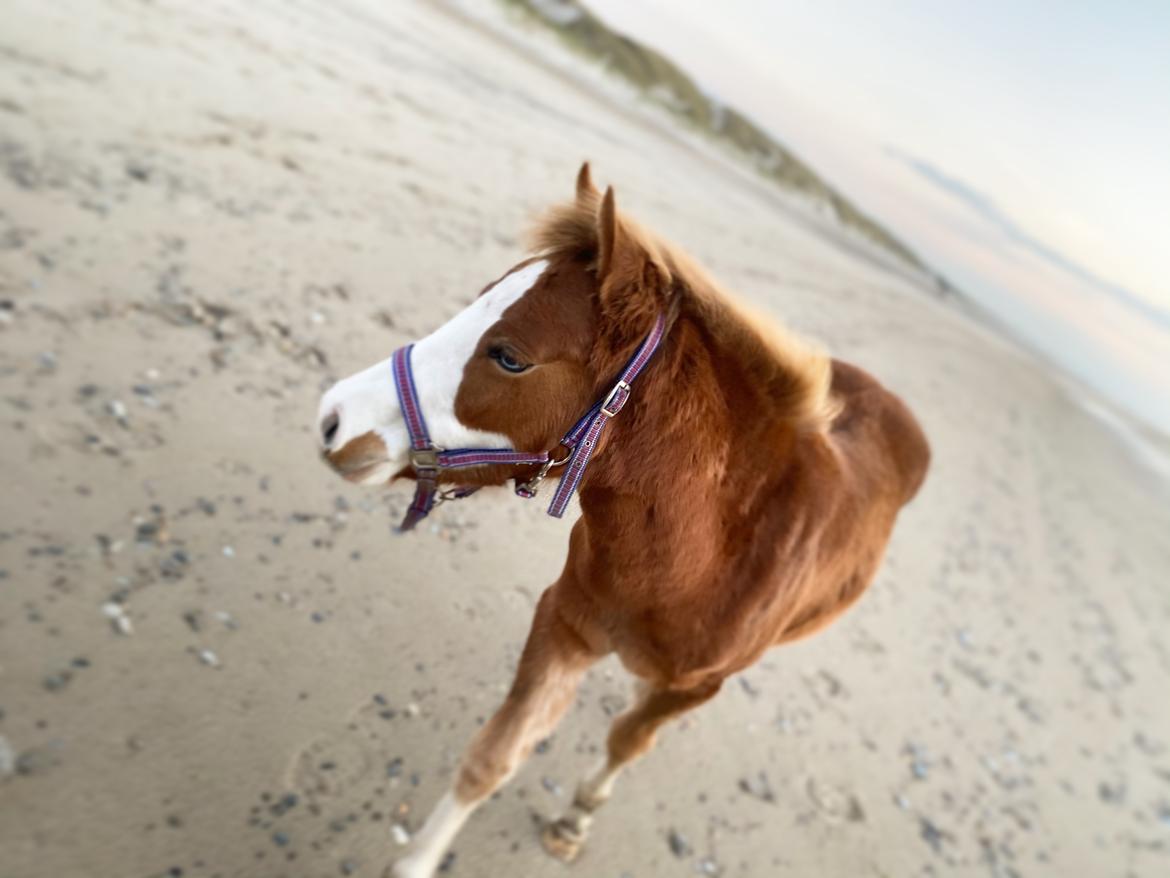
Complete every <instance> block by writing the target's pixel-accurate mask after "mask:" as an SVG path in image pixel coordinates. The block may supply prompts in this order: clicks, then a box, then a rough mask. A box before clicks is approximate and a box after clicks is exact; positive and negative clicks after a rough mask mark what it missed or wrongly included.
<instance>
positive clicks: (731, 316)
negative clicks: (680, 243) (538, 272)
mask: <svg viewBox="0 0 1170 878" xmlns="http://www.w3.org/2000/svg"><path fill="white" fill-rule="evenodd" d="M600 204H601V194H600V193H599V192H598V191H597V190H596V189H592V188H590V189H588V190H579V191H578V194H577V199H576V200H575V201H568V202H565V203H562V204H558V205H555V206H553V207H552V208H550V209H549V210H547V211H546V212H545V213H544V214H543V215H542V216H541V217H540V218H539V219H538V221H537V222H536V224H535V225H534V227H533V228H532V230H531V233H530V236H529V238H530V245H531V248H532V250H533V251H534V252H535V253H539V254H542V255H546V256H558V255H559V256H563V255H571V256H574V257H576V258H584V259H591V258H594V257H596V255H597V250H598V231H597V215H598V209H599V207H600ZM621 232H622V234H623V235H626V236H629V237H631V238H632V239H633V240H634V242H635V243H636V244H637V245H638V246H639V248H640V249H641V250H642V251H643V252H644V253H645V257H646V260H647V261H648V262H650V263H652V264H653V265H654V267H655V268H656V269H657V270H658V272H659V273H660V275H661V276H662V277H663V278H664V279H665V280H666V281H667V283H668V285H669V286H670V287H672V288H673V289H675V290H677V291H678V292H680V293H681V294H682V296H683V297H684V299H685V300H686V303H689V304H690V305H691V306H692V307H691V308H690V309H689V310H690V311H691V312H692V313H694V314H695V315H696V316H697V317H698V318H699V319H700V320H701V321H702V322H703V324H704V325H705V326H706V328H707V329H708V331H709V332H710V333H711V334H712V337H715V338H720V339H724V340H725V341H726V343H727V347H728V349H729V350H733V351H736V352H737V353H738V354H739V355H740V356H742V357H744V358H745V359H750V360H752V361H754V362H753V363H752V366H753V370H752V371H753V372H756V371H762V372H763V373H764V380H765V381H766V382H767V385H768V386H770V389H771V390H772V392H773V398H774V399H775V400H776V402H777V405H778V406H779V407H780V409H781V410H782V411H783V413H784V416H785V417H786V418H787V419H789V420H791V421H792V422H793V423H795V424H796V425H797V426H799V427H801V428H802V429H807V430H815V431H821V432H823V431H825V430H827V429H828V426H829V424H830V423H831V422H832V421H833V419H834V418H835V417H836V416H837V414H838V413H839V412H840V410H841V405H840V402H839V401H838V400H836V399H834V398H833V396H832V394H831V392H830V385H831V383H832V377H833V374H832V373H833V365H832V360H831V359H830V357H829V356H828V354H827V353H826V352H825V351H824V350H823V349H822V348H821V347H820V346H818V345H816V344H814V343H812V342H810V341H809V340H807V339H804V338H802V337H800V336H798V335H796V334H795V333H794V332H792V331H791V330H789V329H788V328H787V327H785V326H783V325H782V324H780V323H779V322H778V321H777V320H776V319H774V318H773V317H771V316H770V315H767V314H765V313H763V312H762V311H761V310H759V309H758V308H756V307H753V306H749V305H746V304H745V303H744V302H742V301H741V300H739V299H738V298H737V297H736V296H734V295H733V294H732V293H730V292H729V291H728V290H726V289H725V288H723V287H722V286H721V285H720V284H719V283H718V282H717V281H716V280H715V279H714V278H712V277H711V275H710V274H708V272H707V271H706V269H704V268H702V267H701V266H700V265H699V264H698V263H697V262H695V260H694V259H692V258H691V256H690V255H689V254H687V253H686V252H685V251H683V250H682V249H681V248H679V247H676V246H674V245H672V244H669V243H668V242H666V241H664V240H663V239H661V238H660V237H658V236H657V235H655V234H653V233H651V232H649V231H648V230H646V229H645V228H644V227H642V226H640V225H639V224H638V223H636V222H634V221H632V220H630V218H629V217H628V216H626V215H624V214H623V215H621Z"/></svg>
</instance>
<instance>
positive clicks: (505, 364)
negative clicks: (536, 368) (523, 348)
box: [488, 348, 531, 375]
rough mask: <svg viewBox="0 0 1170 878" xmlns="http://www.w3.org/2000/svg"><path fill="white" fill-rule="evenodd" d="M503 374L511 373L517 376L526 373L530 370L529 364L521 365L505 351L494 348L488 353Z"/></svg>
mask: <svg viewBox="0 0 1170 878" xmlns="http://www.w3.org/2000/svg"><path fill="white" fill-rule="evenodd" d="M488 356H489V357H491V358H492V359H493V360H495V361H496V363H497V364H498V365H499V367H500V368H501V369H503V370H504V371H505V372H511V373H512V374H514V375H519V374H520V373H521V372H526V371H528V369H530V368H531V364H530V363H521V362H520V361H519V360H517V359H516V358H515V357H513V356H512V355H511V354H510V353H508V352H507V351H505V350H503V349H501V348H494V349H493V350H491V351H490V352H489V353H488Z"/></svg>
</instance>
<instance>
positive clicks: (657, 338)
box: [391, 314, 666, 531]
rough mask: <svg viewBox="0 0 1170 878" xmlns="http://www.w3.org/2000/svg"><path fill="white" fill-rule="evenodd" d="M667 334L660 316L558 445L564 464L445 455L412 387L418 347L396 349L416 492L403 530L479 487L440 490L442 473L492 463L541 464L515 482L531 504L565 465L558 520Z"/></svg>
mask: <svg viewBox="0 0 1170 878" xmlns="http://www.w3.org/2000/svg"><path fill="white" fill-rule="evenodd" d="M665 334H666V318H665V316H663V315H661V314H659V315H658V319H657V320H656V321H655V323H654V328H653V329H651V330H650V334H649V335H647V336H646V338H645V339H643V341H642V344H641V345H640V346H639V347H638V350H637V351H635V352H634V356H633V357H631V358H630V361H629V362H628V363H626V366H625V368H624V369H622V371H621V374H620V375H619V376H618V380H617V383H616V384H614V386H613V389H612V390H610V392H609V393H608V394H606V396H605V398H604V399H602V400H601V401H599V402H597V403H595V404H594V405H593V407H592V408H590V409H589V411H587V412H586V413H585V414H584V416H583V417H582V418H581V420H579V421H577V423H576V424H574V425H573V428H572V429H571V430H569V432H568V433H566V434H565V438H563V439H562V440H561V442H560V444H561V446H563V447H564V448H565V449H567V451H568V453H567V455H566V456H565V457H564V458H562V459H561V460H553V458H552V457H550V456H549V453H548V452H547V451H540V452H536V453H529V452H525V451H514V450H513V449H511V448H461V449H457V450H454V451H447V450H446V449H443V448H439V447H438V446H436V445H435V444H434V443H433V442H431V437H430V434H429V433H428V432H427V423H426V421H425V420H424V419H423V413H422V406H420V405H419V401H418V390H417V389H416V388H415V386H414V374H413V372H412V371H411V368H410V352H411V349H412V348H414V345H412V344H410V345H406V346H405V347H401V348H399V349H398V350H396V351H395V352H394V353H393V355H392V357H391V363H392V366H393V369H394V387H395V389H396V390H397V392H398V404H399V405H400V406H401V407H402V416H403V419H404V420H405V421H406V431H407V433H409V434H410V464H411V466H412V467H413V468H414V474H415V479H416V482H415V489H414V500H413V501H412V502H411V504H410V508H409V509H407V510H406V517H405V518H403V519H402V525H401V527H400V528H399V530H402V531H408V530H411V529H412V528H413V527H414V526H415V525H416V524H418V523H419V522H420V521H422V520H423V519H424V518H426V517H427V515H428V514H429V513H430V511H431V510H432V509H434V508H435V506H437V505H438V504H439V503H443V502H445V501H447V500H460V499H462V498H464V497H467V496H469V495H471V494H474V493H475V492H476V491H477V490H478V488H474V487H457V488H452V489H450V490H446V491H440V490H439V473H440V472H441V471H442V470H446V469H465V468H467V467H472V466H487V465H491V464H511V465H513V466H522V465H526V464H540V469H539V470H538V471H537V473H536V475H534V476H533V477H532V478H530V479H528V480H527V481H525V482H521V481H517V482H516V493H517V495H519V496H521V497H524V498H525V499H530V498H532V497H535V496H536V490H537V488H538V487H539V486H540V483H541V482H542V481H544V479H545V477H546V476H547V475H548V472H549V470H550V469H552V468H553V467H554V466H561V465H562V464H565V471H564V472H563V473H562V474H561V482H560V484H559V485H558V486H557V490H556V493H555V494H553V498H552V502H551V503H549V506H548V514H549V515H551V516H553V517H554V518H560V517H561V516H562V515H564V514H565V508H566V507H567V506H568V505H569V501H570V500H571V499H572V498H573V494H575V493H576V491H577V486H578V485H579V484H580V483H581V477H582V476H583V475H585V467H586V466H588V465H589V458H590V457H592V456H593V451H594V449H595V448H596V447H597V440H598V438H599V437H600V436H601V431H602V430H603V429H605V425H606V424H607V423H608V422H609V420H610V418H612V417H614V416H615V415H616V414H617V413H618V412H620V411H621V410H622V408H624V407H625V404H626V403H627V402H628V401H629V399H630V394H631V388H630V385H631V384H632V383H633V381H634V379H635V378H637V377H638V374H639V373H640V372H641V371H642V370H643V369H644V368H645V367H646V364H647V363H648V362H650V358H651V357H653V356H654V352H655V351H657V350H658V346H659V345H660V344H661V342H662V337H663V336H664V335H665Z"/></svg>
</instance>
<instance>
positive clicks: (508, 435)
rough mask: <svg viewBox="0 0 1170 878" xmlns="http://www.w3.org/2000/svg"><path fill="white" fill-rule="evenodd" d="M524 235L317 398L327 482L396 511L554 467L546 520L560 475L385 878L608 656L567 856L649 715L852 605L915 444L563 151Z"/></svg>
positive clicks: (905, 425)
mask: <svg viewBox="0 0 1170 878" xmlns="http://www.w3.org/2000/svg"><path fill="white" fill-rule="evenodd" d="M535 243H536V255H535V256H534V257H532V258H530V259H528V260H526V261H524V262H521V263H520V264H519V265H517V266H515V267H514V268H512V269H510V270H509V271H508V272H507V273H506V274H505V275H504V276H503V277H502V278H501V279H500V280H498V281H496V282H495V283H493V284H490V285H489V286H488V287H487V288H486V289H485V290H484V291H483V293H482V294H481V295H480V296H479V297H478V298H477V299H476V300H475V302H474V303H473V304H471V305H470V306H469V307H468V308H467V309H466V310H464V311H463V312H461V313H460V314H458V315H456V316H455V317H454V318H453V319H452V320H450V321H449V322H448V323H447V324H446V325H444V326H442V327H440V328H439V329H438V330H436V331H435V332H434V333H433V334H431V335H429V336H427V337H426V338H425V339H423V340H422V341H420V342H418V343H417V344H416V345H414V346H413V347H411V348H407V349H404V350H403V351H400V352H397V353H396V354H395V356H394V357H392V358H390V359H389V360H386V361H385V362H382V363H379V364H377V365H375V366H372V367H371V368H369V369H367V370H365V371H364V372H359V373H358V374H356V375H353V376H351V377H350V378H347V379H345V380H343V381H341V382H339V383H338V384H336V385H335V386H334V387H333V388H331V389H330V390H329V391H328V392H327V393H326V394H325V396H324V398H323V399H322V401H321V408H320V427H321V436H322V441H323V445H324V456H325V459H326V461H327V462H328V463H329V464H330V465H331V466H332V467H333V468H334V469H336V470H337V471H338V472H339V473H341V474H342V475H343V476H344V477H345V478H347V479H349V480H351V481H355V482H360V483H363V484H384V483H386V482H387V481H388V480H390V479H391V478H393V477H395V476H396V475H411V476H414V477H416V480H417V483H418V485H419V487H418V490H417V493H416V497H415V503H414V505H413V506H412V512H411V514H410V515H409V516H408V520H407V523H406V524H407V526H410V525H413V523H414V521H416V520H417V519H418V518H420V517H421V516H422V515H425V514H426V513H427V512H428V511H429V509H430V506H431V503H432V502H433V498H434V491H435V490H436V487H438V488H442V487H446V488H448V489H450V488H451V487H452V486H455V485H458V486H464V487H476V486H482V485H499V484H503V483H504V482H505V481H506V480H507V479H508V478H510V477H514V478H517V484H518V486H519V490H520V492H521V493H526V494H531V493H533V492H534V491H535V484H534V482H538V481H539V477H540V476H543V474H545V473H548V472H549V470H550V469H552V470H553V473H554V474H556V473H557V471H556V470H555V469H554V468H555V467H557V466H560V465H563V466H564V467H565V469H564V471H562V472H563V476H564V477H563V478H562V479H561V482H560V485H561V488H560V489H559V492H558V495H557V498H556V499H555V500H554V508H553V509H552V510H551V511H552V512H553V513H554V514H559V512H560V509H563V506H564V503H563V502H561V503H560V508H559V509H558V508H557V502H558V500H561V501H567V497H568V495H569V494H571V493H572V491H573V489H575V488H577V487H578V486H579V489H580V506H581V517H580V519H579V520H578V521H577V522H576V524H575V525H574V526H573V530H572V534H571V536H570V538H569V554H568V559H567V560H566V563H565V567H564V571H563V572H562V573H561V575H560V577H559V578H558V579H557V581H556V582H554V583H553V584H552V585H551V586H550V587H549V588H548V589H547V590H545V592H544V594H543V595H542V596H541V598H540V600H539V602H538V603H537V606H536V615H535V618H534V619H533V622H532V629H531V631H530V632H529V635H528V641H527V643H526V645H525V647H524V652H523V655H522V657H521V659H520V665H519V668H518V670H517V672H516V678H515V681H514V682H513V684H512V688H511V691H510V692H509V693H508V695H507V697H506V698H505V700H504V703H503V704H502V705H501V707H500V708H499V710H498V711H497V712H496V714H495V715H494V716H493V717H492V718H491V719H490V720H489V721H488V722H487V724H486V725H484V727H483V728H482V729H481V730H480V731H479V732H478V734H477V735H476V736H475V738H474V740H473V741H472V742H471V745H470V747H469V748H468V750H467V752H466V754H465V756H464V758H463V761H462V765H461V767H460V769H459V771H458V774H457V775H456V777H455V779H454V784H453V787H452V789H451V790H450V791H449V792H448V793H447V794H446V795H445V796H444V797H443V799H442V801H441V802H440V803H439V804H438V807H437V808H436V809H435V811H434V812H433V813H432V814H431V815H430V817H429V818H428V819H427V821H426V823H425V824H424V826H423V827H422V829H421V830H420V831H419V832H418V834H417V836H416V838H415V840H414V846H413V848H412V850H411V851H410V853H409V855H408V856H407V857H406V858H405V859H403V860H400V861H399V862H398V863H397V864H395V866H394V867H393V870H392V874H393V875H396V876H400V878H422V876H429V875H431V874H432V873H433V871H434V870H435V868H436V867H437V865H438V864H439V862H440V860H441V858H442V857H443V854H444V852H445V851H446V849H447V847H448V846H449V845H450V843H451V841H452V839H453V838H454V837H455V834H456V833H457V832H458V830H459V828H460V827H461V826H462V825H463V823H464V821H466V819H467V818H468V816H469V815H470V814H471V812H472V811H473V810H474V809H475V808H476V806H477V805H479V803H481V802H483V801H484V799H486V798H487V797H488V796H489V795H491V793H492V792H493V791H494V790H496V789H497V788H498V787H499V786H500V785H501V784H503V783H504V782H505V781H506V780H507V779H508V778H509V777H510V776H511V775H512V774H513V773H514V772H515V771H516V770H517V768H518V767H519V766H520V764H521V762H522V760H523V759H524V758H525V757H526V756H527V754H528V753H529V751H530V750H531V749H532V747H533V745H535V744H536V743H537V742H538V741H539V740H540V739H541V738H543V737H545V736H546V735H548V734H549V733H550V732H552V730H553V728H554V727H555V725H556V724H557V721H558V720H559V719H560V717H561V716H562V714H563V713H564V712H565V710H566V709H567V708H568V707H569V706H570V705H571V704H572V702H573V699H574V693H575V691H576V688H577V684H578V682H579V681H580V679H581V677H582V675H583V674H584V673H585V671H586V670H587V669H588V668H589V667H590V665H592V664H593V663H594V662H596V661H597V660H598V659H600V658H602V657H603V656H605V655H607V654H608V653H611V652H615V653H617V655H618V656H619V658H620V659H621V661H622V663H623V665H624V666H625V667H626V668H627V669H628V670H629V671H630V672H631V673H632V674H633V675H634V676H635V677H636V678H637V679H638V681H639V687H638V689H639V694H638V697H637V699H636V702H635V704H634V706H633V707H632V708H631V709H630V710H629V711H628V712H627V713H625V714H623V715H622V716H620V717H618V719H617V720H616V721H615V722H614V724H613V728H612V729H611V730H610V733H609V738H608V741H607V747H606V758H605V759H604V761H603V762H602V764H601V765H600V766H599V767H598V768H597V769H596V770H595V771H594V772H593V773H592V774H590V775H589V776H587V777H586V778H585V779H584V780H583V781H582V783H581V784H580V786H579V788H578V790H577V794H576V798H575V800H574V803H573V806H572V809H571V810H570V812H569V813H567V814H566V815H564V816H563V817H561V818H560V819H559V820H556V821H554V822H552V823H550V824H548V825H547V826H546V828H545V831H544V842H545V846H546V847H547V848H548V850H549V851H550V852H551V853H553V854H555V855H557V856H559V857H561V858H563V859H566V860H569V859H572V858H573V857H574V856H575V855H576V854H577V852H578V850H579V848H580V846H581V844H582V843H583V842H584V840H585V837H586V834H587V832H588V829H589V824H590V820H591V816H592V814H593V812H594V811H595V810H596V809H597V808H598V807H599V806H600V805H601V804H602V803H603V802H605V800H606V799H607V798H608V797H609V795H610V792H611V790H612V788H613V783H614V780H615V778H616V777H617V775H618V773H619V771H620V770H621V769H622V767H623V766H625V765H626V764H627V763H629V762H630V761H631V760H633V759H635V758H636V757H638V756H640V755H642V754H643V753H645V752H646V751H647V750H649V749H650V748H651V746H653V743H654V739H655V735H656V733H657V731H658V729H659V728H660V727H661V726H662V725H663V724H664V723H665V722H666V721H667V720H670V719H672V718H674V717H677V716H678V715H680V714H682V713H683V712H685V711H688V710H690V709H692V708H694V707H697V706H698V705H700V704H702V703H703V702H705V701H707V700H708V699H710V698H711V697H712V696H714V695H715V693H717V692H718V691H719V688H720V686H721V685H722V684H723V681H724V680H725V679H726V678H727V677H728V676H729V675H731V674H734V673H735V672H737V671H740V670H742V669H743V668H746V667H748V666H749V665H751V664H752V663H753V662H755V661H756V660H757V659H758V658H759V657H760V656H761V655H762V654H763V653H764V651H765V650H767V649H768V648H769V647H771V646H774V645H776V644H779V643H785V642H787V641H790V640H793V639H795V638H798V637H803V636H805V635H808V634H811V633H813V632H814V631H817V630H818V629H821V628H823V627H825V626H826V625H828V624H829V623H830V622H832V621H833V620H834V619H835V618H837V616H839V615H840V614H841V613H842V612H844V610H845V609H847V608H848V607H849V606H850V605H851V604H852V603H853V602H854V601H855V600H857V598H858V597H859V596H860V595H861V593H862V592H863V591H864V590H865V588H866V586H867V585H868V583H869V582H870V580H871V579H872V578H873V576H874V573H875V571H876V569H877V567H878V564H879V562H880V560H881V557H882V554H883V552H884V550H885V546H886V543H887V541H888V539H889V536H890V532H891V529H892V528H893V526H894V519H895V518H896V516H897V513H898V510H899V509H900V508H901V507H902V506H903V505H904V504H905V503H906V502H907V501H909V500H910V499H911V498H912V497H913V496H914V494H915V492H917V490H918V488H919V486H920V485H921V483H922V480H923V478H924V476H925V474H926V469H927V464H928V462H929V457H930V452H929V448H928V446H927V443H926V439H925V437H924V436H923V433H922V430H921V429H920V428H919V426H918V423H917V422H916V421H915V419H914V416H913V415H912V414H911V413H910V411H909V410H908V409H907V408H906V406H905V405H904V404H903V403H902V402H901V400H899V399H898V398H897V397H896V396H894V395H893V394H891V393H890V392H889V391H887V390H885V389H884V388H883V387H882V386H881V385H880V384H878V382H877V381H876V380H875V379H874V378H872V377H871V376H870V375H868V374H867V373H865V372H863V371H862V370H861V369H858V368H857V367H855V366H850V365H848V364H846V363H842V362H839V361H836V360H829V359H828V358H827V357H825V356H824V355H822V354H820V353H819V352H817V351H815V350H813V349H810V348H809V347H807V346H806V345H804V344H803V343H801V342H800V341H798V340H797V339H795V338H792V337H790V336H788V335H786V334H784V333H783V332H781V331H780V330H779V329H777V328H776V327H774V326H771V325H769V324H767V323H766V322H765V321H761V320H759V319H757V318H751V317H748V316H746V314H745V312H744V311H743V310H742V309H741V308H738V307H737V306H735V305H734V304H733V303H732V302H731V300H730V299H729V298H728V296H727V294H726V293H725V292H723V291H721V290H720V288H719V287H718V286H717V285H716V284H715V283H714V282H713V281H712V280H711V279H709V278H708V277H707V276H706V275H705V274H704V273H703V272H702V271H701V270H700V269H698V268H697V267H696V266H695V265H694V264H693V263H691V262H690V261H689V260H688V259H687V258H686V257H685V256H684V255H683V254H681V253H680V252H678V251H677V250H672V249H670V248H668V247H667V246H666V245H664V244H663V243H662V242H660V241H659V240H657V239H656V238H654V237H652V236H650V235H649V234H647V233H645V232H643V231H641V230H640V229H639V228H638V227H636V226H635V225H634V224H633V223H631V222H630V221H629V220H628V219H626V218H625V217H623V216H621V215H619V214H618V213H617V211H616V209H615V207H614V196H613V190H612V188H611V189H609V190H607V191H606V193H605V195H604V197H603V196H602V195H601V194H600V193H599V192H598V191H597V189H596V188H595V187H594V185H593V183H592V181H591V179H590V175H589V166H588V164H586V165H584V166H583V167H582V168H581V171H580V174H579V175H578V179H577V193H576V199H575V200H574V201H572V202H570V203H568V204H565V205H562V206H560V207H558V208H555V209H553V210H552V211H551V212H550V213H549V214H548V216H547V217H546V218H545V219H544V220H543V222H542V223H541V224H540V226H539V227H538V229H537V231H536V236H535ZM656 330H659V331H660V335H661V338H660V340H659V341H657V342H656V341H655V338H654V334H655V331H656ZM652 342H654V343H653V344H652ZM651 348H652V349H651ZM639 357H641V358H642V360H643V362H641V364H640V368H638V369H636V370H635V369H633V368H632V367H633V366H634V365H639V364H638V363H636V362H634V361H636V360H637V359H638V358H639ZM396 391H397V392H396ZM626 400H631V402H630V405H629V406H628V407H625V403H626ZM623 409H624V410H623ZM583 413H584V414H585V415H586V416H585V418H583V419H581V415H582V414H583ZM578 419H581V420H580V422H579V421H578ZM574 423H581V424H584V425H585V426H584V427H581V428H580V429H578V430H576V431H574V430H572V429H571V427H572V425H573V424H574ZM594 427H596V429H594ZM603 427H604V428H605V429H602V428H603ZM566 431H569V432H568V433H566ZM574 433H576V435H574ZM444 449H487V450H485V451H479V450H470V451H458V452H451V451H444ZM501 449H502V450H501ZM511 449H520V451H518V452H513V451H511ZM509 454H512V455H515V456H514V457H507V456H505V455H509ZM590 455H592V461H591V462H590ZM582 458H584V462H582ZM566 461H567V462H566ZM585 463H589V464H590V465H589V467H588V469H586V468H585V466H584V464H585ZM534 477H537V478H534ZM570 482H571V484H569V483H570Z"/></svg>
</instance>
